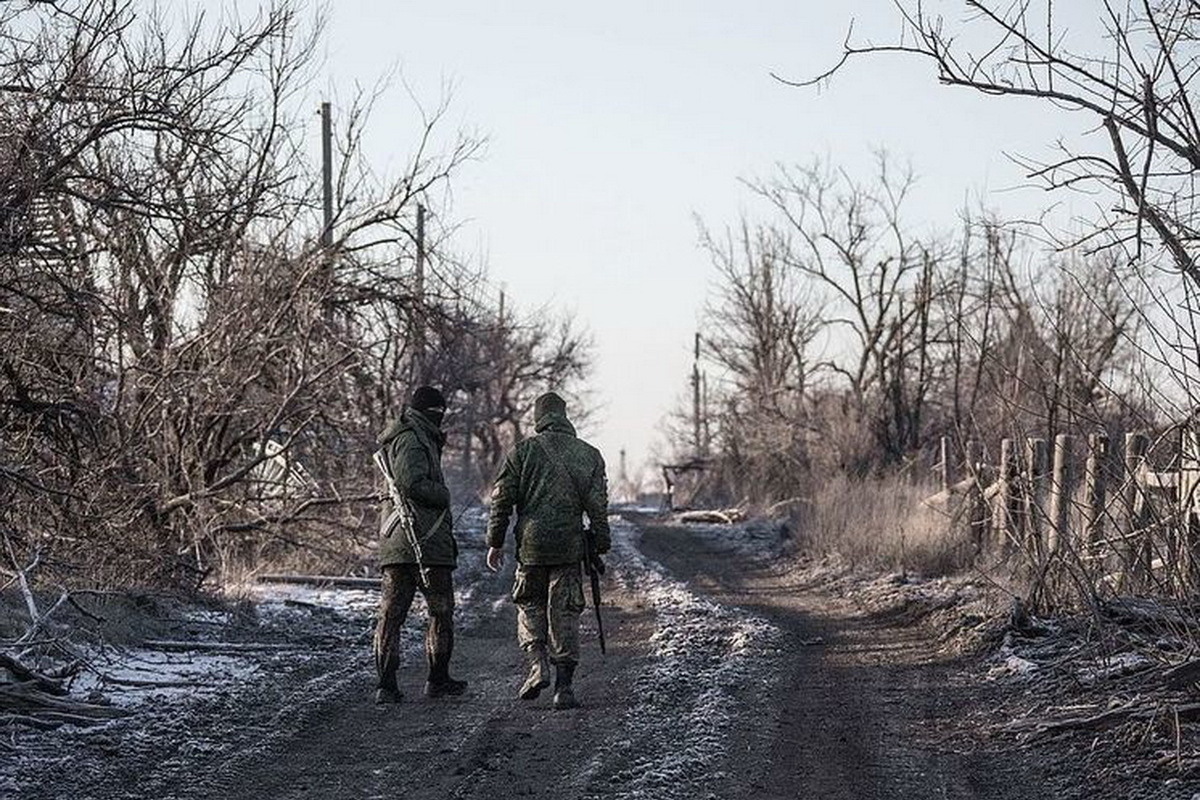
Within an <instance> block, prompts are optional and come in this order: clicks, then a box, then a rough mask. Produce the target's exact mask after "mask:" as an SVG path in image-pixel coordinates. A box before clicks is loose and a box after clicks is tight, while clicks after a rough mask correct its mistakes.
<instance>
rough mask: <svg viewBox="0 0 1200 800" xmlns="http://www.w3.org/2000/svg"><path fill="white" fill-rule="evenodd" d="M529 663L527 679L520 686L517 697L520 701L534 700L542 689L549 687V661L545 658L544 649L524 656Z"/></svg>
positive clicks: (535, 649) (533, 650) (536, 649)
mask: <svg viewBox="0 0 1200 800" xmlns="http://www.w3.org/2000/svg"><path fill="white" fill-rule="evenodd" d="M525 657H526V659H528V661H529V677H527V678H525V683H523V684H521V691H519V692H517V696H518V697H520V698H521V699H522V700H534V699H536V698H537V696H538V695H539V694H541V693H542V689H545V688H546V687H547V686H549V685H550V660H549V659H548V658H546V648H544V647H538V648H534V649H532V650H529V651H528V652H527V653H526V654H525Z"/></svg>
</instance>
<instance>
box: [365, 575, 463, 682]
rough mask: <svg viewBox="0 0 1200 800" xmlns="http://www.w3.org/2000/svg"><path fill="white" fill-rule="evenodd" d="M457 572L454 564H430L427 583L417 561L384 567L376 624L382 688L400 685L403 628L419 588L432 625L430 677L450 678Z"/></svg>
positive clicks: (428, 648)
mask: <svg viewBox="0 0 1200 800" xmlns="http://www.w3.org/2000/svg"><path fill="white" fill-rule="evenodd" d="M453 571H454V568H453V567H428V568H427V569H426V572H428V574H429V583H428V585H427V584H425V583H424V582H423V581H422V580H421V573H420V570H419V569H418V568H417V565H416V564H392V565H390V566H386V567H384V568H383V581H382V587H381V589H382V595H381V597H380V601H379V621H378V622H377V623H376V625H375V671H376V673H377V674H378V675H379V687H380V688H381V689H393V690H394V689H395V688H396V671H397V670H398V669H399V667H400V631H401V630H402V629H403V628H404V621H405V620H406V619H407V618H408V610H409V608H411V607H412V602H413V598H414V597H415V596H416V593H417V590H418V589H419V590H420V591H421V594H422V595H424V596H425V604H426V605H427V606H428V607H429V627H428V629H427V630H426V631H425V660H426V662H427V663H428V665H429V679H430V680H432V681H435V682H436V681H445V680H447V679H448V678H449V677H450V653H451V651H453V649H454V578H453Z"/></svg>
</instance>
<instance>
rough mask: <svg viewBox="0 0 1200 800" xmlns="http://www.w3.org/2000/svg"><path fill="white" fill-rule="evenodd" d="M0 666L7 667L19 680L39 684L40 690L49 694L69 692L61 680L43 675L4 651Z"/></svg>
mask: <svg viewBox="0 0 1200 800" xmlns="http://www.w3.org/2000/svg"><path fill="white" fill-rule="evenodd" d="M0 668H4V669H7V670H8V671H9V672H11V673H12V674H13V677H14V678H16V679H17V680H18V681H22V682H29V681H32V682H33V683H34V684H36V685H37V687H38V689H39V690H41V691H43V692H46V693H47V694H54V695H60V696H61V695H65V694H66V693H67V690H66V689H64V688H63V685H62V683H60V682H59V681H56V680H54V679H53V678H49V677H47V676H45V675H42V674H41V673H39V672H35V671H34V670H32V669H30V668H29V667H27V666H25V665H24V664H22V663H21V662H20V661H18V660H17V659H15V658H13V657H12V656H9V655H5V654H4V653H0ZM0 685H3V684H0Z"/></svg>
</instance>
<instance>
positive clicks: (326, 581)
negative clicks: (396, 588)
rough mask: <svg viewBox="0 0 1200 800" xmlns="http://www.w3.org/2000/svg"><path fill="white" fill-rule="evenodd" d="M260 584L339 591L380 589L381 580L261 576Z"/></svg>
mask: <svg viewBox="0 0 1200 800" xmlns="http://www.w3.org/2000/svg"><path fill="white" fill-rule="evenodd" d="M258 582H259V583H289V584H295V585H298V586H335V587H337V588H339V589H378V588H379V578H351V577H348V576H340V575H298V574H274V575H259V576H258Z"/></svg>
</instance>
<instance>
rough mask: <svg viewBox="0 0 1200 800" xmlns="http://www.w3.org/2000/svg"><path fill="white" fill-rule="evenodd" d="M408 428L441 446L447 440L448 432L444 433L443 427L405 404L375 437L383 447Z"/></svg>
mask: <svg viewBox="0 0 1200 800" xmlns="http://www.w3.org/2000/svg"><path fill="white" fill-rule="evenodd" d="M406 430H412V431H415V432H416V433H417V435H418V436H421V437H424V438H427V439H429V440H431V441H433V442H436V443H437V444H438V445H439V446H440V445H442V444H444V443H445V441H446V434H444V433H442V430H441V428H439V427H438V426H437V425H434V424H433V421H432V420H431V419H429V418H428V417H426V416H425V415H424V414H422V413H421V412H420V411H417V410H416V409H415V408H413V407H412V406H405V407H404V410H403V411H401V412H400V416H399V417H397V418H396V419H394V420H392V421H391V423H389V424H388V426H387V427H386V428H384V429H383V432H382V433H380V434H379V435H378V436H376V437H375V441H376V442H378V443H379V446H380V447H382V446H383V445H385V444H387V443H388V442H390V441H391V440H392V439H395V438H396V437H397V436H399V435H400V434H401V433H402V432H403V431H406Z"/></svg>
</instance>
